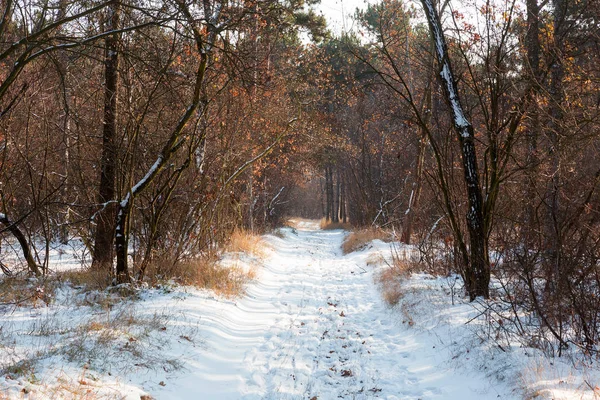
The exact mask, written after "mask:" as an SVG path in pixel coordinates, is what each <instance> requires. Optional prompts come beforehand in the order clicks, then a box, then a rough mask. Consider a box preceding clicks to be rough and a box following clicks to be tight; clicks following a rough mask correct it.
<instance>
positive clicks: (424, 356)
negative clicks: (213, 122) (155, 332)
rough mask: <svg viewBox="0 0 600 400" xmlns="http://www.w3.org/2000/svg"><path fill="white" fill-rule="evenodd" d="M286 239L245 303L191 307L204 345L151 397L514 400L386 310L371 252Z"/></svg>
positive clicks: (315, 235) (296, 235)
mask: <svg viewBox="0 0 600 400" xmlns="http://www.w3.org/2000/svg"><path fill="white" fill-rule="evenodd" d="M285 232H286V237H285V238H278V237H275V236H269V237H268V239H267V240H268V242H269V244H270V246H272V252H271V254H270V256H269V259H268V260H267V261H266V265H265V267H264V269H263V270H262V272H261V273H259V277H258V279H257V282H256V283H254V284H252V285H250V287H249V288H248V294H247V296H246V297H244V298H243V299H241V300H239V301H237V302H236V303H228V304H223V303H222V302H216V301H215V302H208V303H207V302H206V299H194V298H189V299H187V300H186V301H185V304H186V307H185V308H186V309H187V311H186V312H185V313H186V314H187V316H188V318H189V317H190V315H193V311H192V310H196V311H195V312H196V313H197V318H198V319H199V320H200V321H201V322H200V325H199V329H200V336H201V337H202V339H203V342H204V345H203V346H201V348H199V349H198V352H197V353H196V354H188V356H189V362H188V363H187V365H186V369H187V372H186V373H184V374H182V375H181V374H177V375H176V376H172V379H170V380H169V382H168V385H167V386H166V387H157V386H156V387H155V388H156V389H157V391H154V390H152V391H151V393H153V394H154V395H156V396H157V397H158V398H160V399H162V398H168V399H185V398H192V397H190V396H193V398H199V399H200V398H201V399H244V400H250V399H311V400H312V399H338V398H341V399H371V398H384V399H407V400H408V399H415V400H416V399H434V398H438V399H485V398H489V399H492V398H507V397H505V396H501V395H499V393H497V392H496V391H495V390H494V389H493V388H492V389H491V390H490V387H489V383H487V382H486V381H485V380H482V379H481V376H476V377H473V378H474V379H473V383H470V382H469V381H470V380H469V379H468V377H467V378H466V379H465V377H464V376H459V375H460V373H459V372H457V371H455V370H454V369H453V368H452V367H450V366H448V365H446V366H444V365H440V363H443V362H444V361H445V360H446V359H447V354H442V355H441V356H439V360H438V359H437V358H438V353H439V351H438V350H436V349H435V340H431V338H427V337H424V336H427V335H424V334H423V332H418V331H417V330H414V329H411V328H409V327H407V325H406V324H404V325H403V324H402V321H400V319H401V316H400V314H399V313H398V312H397V311H393V310H390V309H389V308H387V307H386V306H385V304H384V303H383V301H382V300H381V296H380V294H379V293H378V290H377V288H376V286H375V285H374V283H373V271H372V270H373V267H368V266H367V265H366V264H367V263H366V259H367V257H371V258H373V251H370V252H369V251H365V252H359V253H355V254H352V255H349V256H344V255H342V253H341V250H340V245H341V243H342V241H343V238H344V236H345V232H343V231H321V230H318V228H317V227H316V226H313V225H310V224H307V225H305V226H304V227H303V228H302V227H301V228H299V229H298V230H297V231H294V232H292V230H288V229H286V230H285ZM196 301H200V303H199V304H194V303H195V302H196ZM442 353H443V352H442ZM145 386H146V385H145ZM146 387H147V386H146Z"/></svg>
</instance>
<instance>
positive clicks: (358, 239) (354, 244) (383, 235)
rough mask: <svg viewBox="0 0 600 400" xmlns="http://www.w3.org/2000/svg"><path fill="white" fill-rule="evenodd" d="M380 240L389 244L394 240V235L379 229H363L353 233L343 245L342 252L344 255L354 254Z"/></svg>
mask: <svg viewBox="0 0 600 400" xmlns="http://www.w3.org/2000/svg"><path fill="white" fill-rule="evenodd" d="M375 239H379V240H383V241H384V242H389V241H391V240H392V235H391V234H390V233H388V232H386V231H384V230H382V229H378V228H369V229H361V230H358V231H354V232H351V233H350V234H349V235H348V236H346V239H345V240H344V243H343V244H342V251H343V252H344V254H350V253H352V252H355V251H358V250H361V249H363V248H364V247H365V246H366V245H367V244H369V243H370V242H371V241H373V240H375Z"/></svg>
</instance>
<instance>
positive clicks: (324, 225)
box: [319, 218, 352, 231]
mask: <svg viewBox="0 0 600 400" xmlns="http://www.w3.org/2000/svg"><path fill="white" fill-rule="evenodd" d="M319 226H320V227H321V229H322V230H324V231H331V230H334V229H345V230H350V229H352V225H351V224H350V223H349V222H346V223H343V222H332V221H331V220H327V219H325V218H323V219H321V222H320V223H319Z"/></svg>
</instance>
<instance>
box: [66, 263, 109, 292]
mask: <svg viewBox="0 0 600 400" xmlns="http://www.w3.org/2000/svg"><path fill="white" fill-rule="evenodd" d="M56 278H57V279H58V280H60V281H66V282H70V283H71V284H72V285H73V286H76V287H77V286H81V287H84V288H85V289H86V290H104V289H106V288H107V287H109V286H110V285H111V284H112V278H111V276H110V273H109V272H108V271H105V270H101V269H92V268H87V269H82V270H71V271H64V272H57V273H56Z"/></svg>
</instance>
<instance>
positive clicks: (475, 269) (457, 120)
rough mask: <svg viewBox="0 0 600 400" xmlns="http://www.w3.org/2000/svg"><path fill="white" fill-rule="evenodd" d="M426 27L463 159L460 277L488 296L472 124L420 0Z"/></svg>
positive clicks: (430, 13) (426, 4) (438, 32)
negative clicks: (464, 257) (465, 242)
mask: <svg viewBox="0 0 600 400" xmlns="http://www.w3.org/2000/svg"><path fill="white" fill-rule="evenodd" d="M421 2H422V4H423V8H424V10H425V14H426V16H427V21H428V22H429V30H430V33H431V37H432V40H433V42H434V45H435V50H436V51H435V52H436V56H437V60H438V63H439V66H440V80H441V83H442V87H443V89H444V94H445V97H446V100H447V102H448V104H449V106H450V108H451V112H452V119H453V123H454V128H455V130H456V133H457V134H458V141H459V144H460V147H461V155H462V162H463V171H464V180H465V184H466V187H467V201H468V203H467V204H468V207H469V209H468V211H467V215H466V221H467V227H468V230H469V244H470V249H469V258H468V265H466V266H465V267H464V268H465V272H464V277H465V286H466V289H467V292H468V293H469V297H470V299H471V301H472V300H474V299H475V298H476V297H478V296H483V297H485V298H487V297H489V283H490V265H489V256H488V248H487V236H486V234H485V227H484V222H483V195H482V192H481V187H480V185H479V172H478V164H477V154H476V152H475V141H474V132H473V126H472V125H471V123H470V122H469V121H468V120H467V118H466V117H465V113H464V110H463V107H462V105H461V103H460V97H459V95H458V88H457V86H456V82H455V80H454V75H453V73H452V66H451V64H450V58H449V56H448V48H447V45H446V39H445V38H444V34H443V31H442V25H441V23H440V19H439V16H438V14H437V12H436V10H435V8H434V6H433V1H432V0H421Z"/></svg>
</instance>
